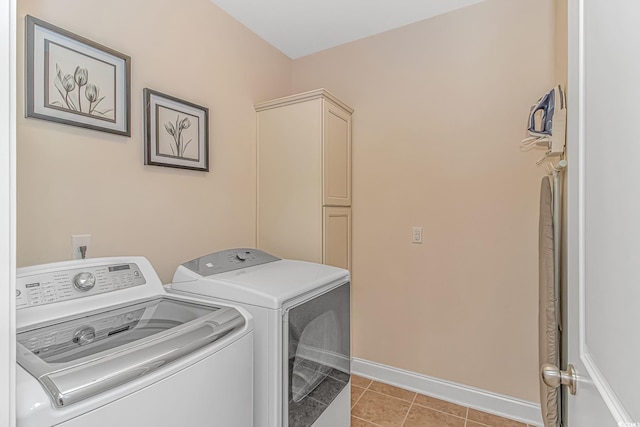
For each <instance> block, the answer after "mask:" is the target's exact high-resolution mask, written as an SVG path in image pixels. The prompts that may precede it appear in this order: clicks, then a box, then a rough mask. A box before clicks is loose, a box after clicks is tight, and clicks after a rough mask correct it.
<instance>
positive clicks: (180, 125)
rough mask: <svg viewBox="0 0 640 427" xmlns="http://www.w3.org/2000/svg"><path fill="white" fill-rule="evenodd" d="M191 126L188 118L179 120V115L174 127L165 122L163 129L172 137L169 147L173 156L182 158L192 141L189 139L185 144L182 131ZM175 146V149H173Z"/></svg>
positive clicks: (170, 123)
mask: <svg viewBox="0 0 640 427" xmlns="http://www.w3.org/2000/svg"><path fill="white" fill-rule="evenodd" d="M190 126H191V120H189V118H188V117H185V118H184V119H182V120H180V115H179V114H178V116H177V117H176V124H175V125H174V124H173V123H172V122H166V123H165V124H164V129H165V130H166V131H167V133H168V134H169V135H171V136H172V137H173V144H171V145H170V147H171V152H172V153H173V155H174V156H177V157H184V152H185V151H186V150H187V146H188V145H189V143H190V142H191V141H192V139H190V140H189V141H187V142H186V143H185V142H184V135H183V134H182V131H183V130H185V129H188V128H189V127H190ZM174 146H175V149H174Z"/></svg>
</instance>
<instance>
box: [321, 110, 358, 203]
mask: <svg viewBox="0 0 640 427" xmlns="http://www.w3.org/2000/svg"><path fill="white" fill-rule="evenodd" d="M323 113H324V129H323V130H324V141H323V142H324V143H323V175H324V182H323V204H324V205H327V206H351V114H349V113H347V112H346V111H344V110H343V109H342V108H339V107H338V106H336V105H334V104H333V103H331V102H329V101H327V100H325V101H324V111H323Z"/></svg>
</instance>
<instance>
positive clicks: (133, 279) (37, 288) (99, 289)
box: [16, 263, 147, 309]
mask: <svg viewBox="0 0 640 427" xmlns="http://www.w3.org/2000/svg"><path fill="white" fill-rule="evenodd" d="M145 283H147V281H146V280H145V278H144V276H143V275H142V271H141V270H140V268H139V267H138V265H137V264H135V263H124V264H111V265H100V266H93V267H80V268H73V269H69V270H60V271H54V272H46V273H40V274H33V275H26V276H18V277H17V281H16V308H18V309H19V308H24V307H32V306H37V305H44V304H50V303H54V302H60V301H65V300H70V299H75V298H82V297H85V296H89V295H96V294H102V293H106V292H111V291H116V290H119V289H125V288H130V287H133V286H139V285H144V284H145Z"/></svg>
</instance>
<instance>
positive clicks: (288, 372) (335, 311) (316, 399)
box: [168, 248, 351, 427]
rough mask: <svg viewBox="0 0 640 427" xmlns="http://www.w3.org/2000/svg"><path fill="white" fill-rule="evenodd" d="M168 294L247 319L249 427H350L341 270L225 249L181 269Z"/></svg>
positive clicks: (346, 288)
mask: <svg viewBox="0 0 640 427" xmlns="http://www.w3.org/2000/svg"><path fill="white" fill-rule="evenodd" d="M168 288H169V289H170V292H172V293H178V294H181V295H192V296H198V297H203V296H206V297H209V298H211V300H212V301H215V303H218V302H224V303H229V304H234V305H238V306H241V307H243V308H244V309H246V310H247V311H248V312H249V313H250V314H251V315H252V316H253V318H254V321H255V334H256V336H255V355H254V363H255V381H254V393H255V394H254V405H255V406H254V418H255V426H256V427H310V426H313V427H348V426H349V424H350V400H351V399H350V367H351V363H350V362H351V359H350V357H351V353H350V276H349V272H348V271H347V270H343V269H341V268H336V267H331V266H328V265H322V264H315V263H310V262H303V261H293V260H282V259H279V258H276V257H274V256H271V255H269V254H267V253H265V252H261V251H259V250H256V249H245V248H242V249H232V250H227V251H222V252H217V253H213V254H210V255H206V256H203V257H201V258H198V259H194V260H192V261H189V262H187V263H185V264H183V265H181V266H180V267H178V269H177V270H176V272H175V275H174V277H173V283H172V284H171V285H169V286H168Z"/></svg>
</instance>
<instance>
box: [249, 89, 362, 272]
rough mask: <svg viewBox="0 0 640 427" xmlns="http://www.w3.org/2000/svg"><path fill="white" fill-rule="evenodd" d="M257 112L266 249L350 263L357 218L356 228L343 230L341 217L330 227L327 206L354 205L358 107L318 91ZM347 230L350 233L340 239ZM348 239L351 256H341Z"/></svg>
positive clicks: (260, 239)
mask: <svg viewBox="0 0 640 427" xmlns="http://www.w3.org/2000/svg"><path fill="white" fill-rule="evenodd" d="M256 111H257V114H258V212H257V213H258V218H257V220H258V221H257V224H258V230H257V245H258V248H260V249H263V250H265V251H267V252H272V253H273V254H274V255H277V256H280V257H284V258H293V259H302V260H307V261H313V262H325V263H326V262H327V261H329V260H331V259H334V258H335V257H339V258H340V259H341V260H342V261H341V262H340V263H339V264H341V266H345V264H347V265H348V264H350V252H351V247H350V245H351V235H350V234H351V227H350V218H351V217H350V215H349V216H348V219H349V227H346V228H345V227H335V226H334V223H336V222H339V221H338V219H336V218H338V217H336V218H334V217H333V216H331V217H329V218H330V219H332V221H329V222H327V221H326V218H325V213H326V212H325V210H324V208H326V207H349V206H351V114H352V113H353V110H352V109H351V108H349V107H348V106H346V105H345V104H344V103H342V102H341V101H340V100H338V99H337V98H336V97H335V96H333V95H332V94H330V93H329V92H327V91H326V90H324V89H318V90H314V91H311V92H305V93H302V94H299V95H293V96H289V97H286V98H280V99H276V100H274V101H269V102H263V103H261V104H258V105H256ZM329 212H332V211H329ZM349 212H350V209H349ZM341 218H342V217H341ZM343 228H344V232H345V233H347V234H345V235H344V236H338V235H337V231H336V230H342V229H343ZM327 233H329V234H327ZM343 234H344V233H343ZM340 242H344V244H343V246H345V247H344V248H341V249H340V250H339V251H341V252H340V253H343V252H344V254H347V256H346V257H345V255H344V254H343V255H340V256H338V253H337V252H336V251H337V249H336V248H337V247H338V246H340V245H341V244H342V243H340ZM347 246H348V247H347ZM347 259H349V261H347ZM334 263H335V262H334Z"/></svg>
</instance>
